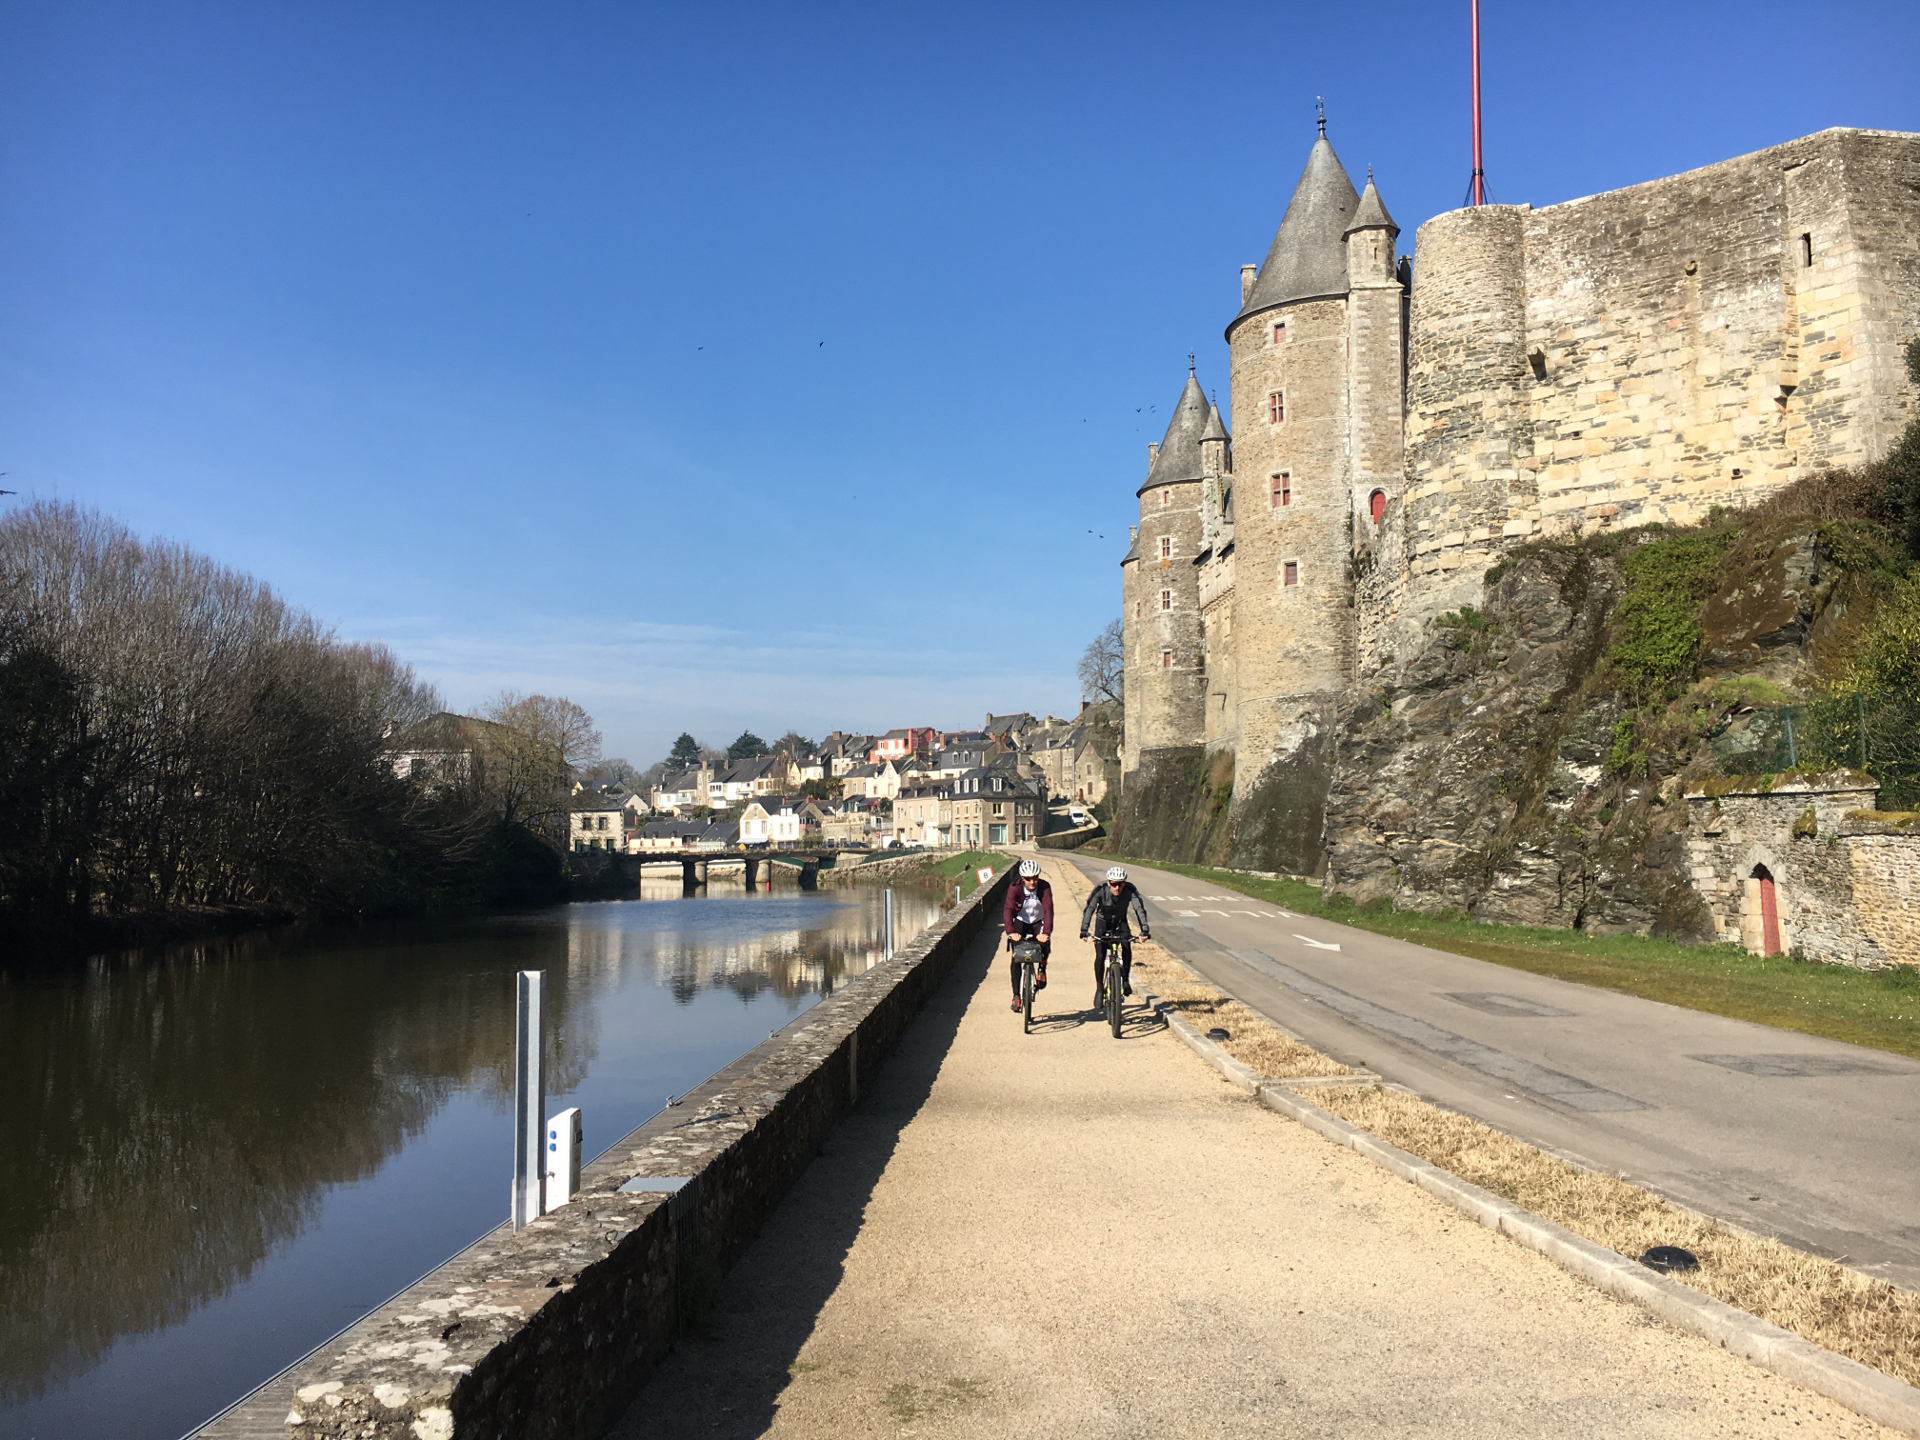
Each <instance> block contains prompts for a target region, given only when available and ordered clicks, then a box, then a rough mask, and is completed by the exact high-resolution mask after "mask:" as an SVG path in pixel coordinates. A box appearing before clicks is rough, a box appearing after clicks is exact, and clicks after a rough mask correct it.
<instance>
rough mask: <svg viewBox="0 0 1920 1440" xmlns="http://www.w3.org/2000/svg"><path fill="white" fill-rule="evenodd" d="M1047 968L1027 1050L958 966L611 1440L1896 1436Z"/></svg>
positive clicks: (1003, 1006)
mask: <svg viewBox="0 0 1920 1440" xmlns="http://www.w3.org/2000/svg"><path fill="white" fill-rule="evenodd" d="M1045 864H1046V865H1047V868H1048V870H1049V871H1050V873H1051V874H1052V876H1053V878H1054V882H1055V884H1056V886H1057V887H1058V888H1059V889H1060V890H1062V891H1063V892H1068V893H1062V894H1061V895H1060V896H1059V906H1060V912H1061V915H1062V918H1066V917H1067V916H1068V914H1070V913H1071V914H1077V903H1078V902H1077V900H1075V899H1074V895H1073V893H1072V892H1073V891H1077V893H1079V894H1084V893H1085V892H1084V882H1082V881H1081V880H1080V879H1079V878H1078V876H1077V874H1074V873H1072V872H1070V871H1068V870H1067V868H1066V867H1065V866H1063V865H1061V864H1060V863H1059V862H1058V861H1055V860H1051V859H1049V860H1047V861H1046V862H1045ZM1069 903H1072V904H1074V905H1075V907H1076V908H1075V910H1074V911H1073V912H1068V911H1067V910H1066V906H1067V905H1068V904H1069ZM1071 933H1072V932H1071V927H1070V926H1069V928H1068V934H1069V936H1071ZM1148 958H1149V962H1150V956H1149V957H1148ZM1051 968H1052V984H1051V985H1050V986H1049V988H1048V989H1047V990H1046V991H1044V992H1043V993H1042V995H1041V997H1040V1004H1039V1006H1038V1010H1039V1013H1040V1025H1039V1028H1038V1029H1037V1030H1036V1032H1035V1033H1034V1034H1032V1035H1023V1034H1022V1033H1021V1028H1020V1023H1019V1020H1018V1017H1016V1016H1015V1015H1014V1014H1013V1013H1012V1012H1011V1011H1010V1010H1009V1008H1008V995H1009V986H1008V981H1007V962H1006V956H1005V952H1004V951H1003V950H999V951H997V950H996V941H995V938H994V937H992V936H991V935H990V936H988V937H986V938H984V939H983V940H982V941H981V942H980V943H978V944H977V945H976V946H975V948H974V950H973V951H972V952H971V953H970V954H969V956H968V957H967V958H966V959H965V960H964V961H963V962H962V963H961V964H960V966H959V967H958V968H957V969H956V971H955V973H954V975H953V976H952V977H950V979H949V980H948V982H947V983H946V985H945V986H944V987H943V988H942V989H941V990H940V991H939V992H938V993H937V994H936V995H935V996H934V997H933V999H932V1000H931V1001H930V1003H929V1005H928V1007H927V1009H926V1010H925V1011H924V1012H923V1013H922V1014H921V1015H920V1016H919V1017H918V1019H917V1020H916V1022H915V1024H914V1026H913V1027H912V1029H911V1030H910V1031H909V1033H908V1035H907V1036H906V1038H905V1040H904V1042H903V1044H902V1046H901V1048H900V1050H899V1051H898V1052H897V1053H896V1054H895V1055H894V1056H893V1057H892V1058H891V1059H890V1060H889V1061H888V1062H887V1064H886V1066H885V1067H884V1069H882V1070H881V1071H880V1073H879V1075H878V1077H877V1078H876V1079H875V1080H874V1082H873V1083H872V1085H871V1088H870V1089H868V1090H867V1092H866V1094H865V1095H864V1097H863V1099H862V1101H861V1104H860V1105H859V1106H858V1107H857V1108H856V1110H855V1111H854V1113H853V1114H852V1116H851V1117H850V1118H849V1119H848V1120H847V1121H845V1122H844V1123H843V1124H842V1125H841V1126H840V1127H839V1128H838V1129H837V1130H836V1131H835V1132H834V1134H833V1136H832V1137H831V1139H830V1140H829V1142H828V1144H827V1145H826V1147H825V1148H824V1150H823V1152H822V1153H821V1155H820V1156H819V1157H818V1158H817V1159H816V1160H815V1161H814V1163H813V1165H812V1166H811V1167H810V1168H809V1170H808V1172H807V1173H806V1175H805V1176H804V1177H803V1178H802V1179H801V1181H800V1183H799V1184H798V1185H797V1186H796V1187H795V1188H794V1190H793V1191H792V1192H791V1193H790V1194H789V1196H788V1198H787V1199H786V1200H785V1202H784V1203H783V1204H782V1205H781V1207H780V1208H779V1209H778V1211H776V1213H775V1214H774V1216H773V1217H772V1219H771V1220H770V1221H769V1222H768V1224H767V1226H766V1228H765V1230H764V1231H763V1232H762V1233H761V1235H760V1237H759V1238H758V1239H757V1240H756V1242H755V1243H754V1245H753V1246H752V1247H751V1248H750V1249H749V1250H748V1252H747V1253H746V1255H745V1256H744V1257H743V1258H742V1260H741V1261H740V1263H739V1264H738V1265H737V1266H736V1267H735V1269H734V1271H733V1273H732V1274H731V1275H730V1276H729V1277H728V1279H727V1280H726V1281H725V1282H724V1283H723V1284H722V1286H721V1287H720V1290H719V1292H718V1295H717V1299H716V1301H715V1303H714V1305H713V1307H712V1308H711V1309H710V1310H709V1311H708V1313H707V1315H706V1317H705V1319H704V1321H703V1322H702V1325H701V1327H700V1330H699V1332H698V1333H697V1334H696V1335H694V1336H692V1337H690V1338H687V1339H684V1340H683V1341H682V1342H681V1343H680V1344H679V1345H678V1347H677V1348H676V1350H675V1351H674V1353H673V1354H671V1355H670V1356H669V1357H668V1358H667V1359H666V1360H665V1362H663V1364H662V1366H661V1367H660V1369H659V1370H658V1371H657V1372H656V1374H655V1376H654V1378H653V1380H652V1381H651V1383H650V1384H649V1385H648V1386H647V1388H646V1389H645V1390H644V1391H643V1392H642V1393H641V1395H640V1396H639V1397H638V1399H637V1400H636V1402H635V1403H634V1405H633V1406H632V1408H631V1409H630V1411H629V1412H628V1414H627V1415H626V1416H625V1418H624V1419H623V1421H622V1422H621V1424H620V1425H619V1426H618V1427H616V1429H615V1431H614V1434H615V1435H617V1436H619V1437H623V1440H641V1437H649V1440H652V1437H692V1436H701V1437H722V1440H726V1437H747V1436H760V1435H772V1436H781V1437H820V1440H855V1437H897V1436H910V1435H911V1436H930V1437H945V1436H986V1435H991V1436H1035V1437H1040V1436H1045V1437H1080V1436H1100V1437H1113V1436H1128V1437H1131V1436H1140V1437H1149V1436H1151V1437H1155V1440H1163V1437H1184V1436H1200V1435H1205V1436H1209V1437H1241V1436H1245V1437H1253V1436H1260V1437H1272V1436H1301V1437H1307V1436H1312V1437H1316V1440H1317V1437H1324V1436H1329V1435H1339V1436H1342V1437H1373V1436H1423V1437H1424V1436H1432V1435H1474V1436H1476V1437H1482V1436H1484V1437H1506V1436H1538V1435H1543V1434H1579V1435H1592V1436H1622V1437H1625V1436H1633V1437H1640V1436H1649V1437H1651V1436H1661V1437H1666V1436H1673V1437H1680V1436H1686V1437H1700V1436H1733V1435H1742V1436H1784V1435H1789V1434H1791V1435H1807V1434H1820V1435H1828V1436H1848V1437H1853V1436H1889V1435H1891V1434H1892V1432H1890V1431H1884V1430H1882V1429H1880V1428H1879V1427H1878V1426H1875V1425H1873V1424H1872V1423H1871V1422H1868V1421H1865V1420H1863V1419H1861V1418H1860V1417H1858V1416H1856V1415H1853V1414H1852V1413H1851V1412H1849V1411H1846V1410H1844V1409H1842V1408H1841V1407H1839V1406H1837V1405H1834V1404H1833V1403H1831V1402H1829V1401H1826V1400H1824V1399H1822V1398H1820V1397H1818V1396H1815V1395H1812V1394H1810V1393H1808V1392H1806V1391H1802V1390H1799V1389H1797V1388H1796V1387H1794V1386H1792V1385H1790V1384H1789V1383H1788V1382H1786V1381H1784V1380H1782V1379H1780V1378H1779V1377H1778V1376H1776V1375H1773V1374H1771V1373H1770V1372H1767V1371H1764V1370H1760V1369H1758V1368H1756V1367H1754V1366H1751V1365H1748V1364H1746V1363H1744V1362H1742V1361H1739V1360H1737V1359H1734V1358H1733V1357H1731V1356H1729V1355H1727V1354H1726V1353H1725V1352H1724V1351H1722V1350H1720V1349H1718V1348H1717V1347H1715V1346H1713V1345H1711V1344H1709V1343H1707V1342H1706V1341H1703V1340H1700V1339H1697V1338H1695V1337H1693V1336H1689V1335H1683V1334H1681V1333H1679V1332H1676V1331H1673V1330H1671V1329H1669V1328H1668V1327H1666V1326H1665V1325H1663V1324H1660V1323H1659V1322H1657V1321H1654V1320H1652V1319H1651V1318H1650V1317H1648V1316H1647V1315H1646V1314H1645V1313H1644V1312H1642V1311H1640V1310H1638V1309H1636V1308H1635V1307H1632V1306H1629V1305H1626V1304H1623V1303H1621V1302H1619V1301H1616V1300H1612V1299H1610V1298H1608V1297H1607V1296H1604V1295H1602V1294H1600V1293H1599V1292H1598V1291H1595V1290H1593V1289H1591V1288H1590V1287H1588V1286H1586V1285H1584V1284H1582V1283H1580V1282H1578V1281H1576V1280H1574V1279H1573V1278H1572V1277H1570V1276H1568V1275H1566V1274H1565V1273H1564V1272H1562V1271H1560V1270H1558V1269H1557V1268H1555V1267H1554V1266H1553V1265H1551V1264H1550V1263H1548V1262H1547V1261H1545V1260H1544V1259H1542V1258H1540V1257H1539V1256H1536V1255H1534V1254H1532V1253H1531V1252H1529V1251H1525V1250H1522V1249H1520V1248H1519V1247H1518V1246H1516V1245H1514V1244H1512V1243H1511V1242H1509V1241H1507V1240H1504V1239H1502V1238H1501V1237H1499V1236H1498V1235H1496V1234H1494V1233H1492V1232H1489V1231H1487V1230H1485V1229H1483V1228H1481V1227H1480V1226H1478V1225H1475V1224H1473V1223H1472V1222H1471V1221H1468V1220H1467V1219H1465V1218H1464V1217H1463V1216H1461V1215H1459V1214H1458V1213H1457V1212H1456V1211H1454V1210H1452V1209H1451V1208H1449V1207H1446V1206H1444V1205H1442V1204H1440V1202H1438V1201H1436V1200H1434V1199H1432V1198H1431V1197H1429V1196H1427V1195H1425V1194H1424V1193H1422V1192H1421V1191H1419V1190H1417V1189H1415V1188H1414V1187H1413V1186H1410V1185H1407V1184H1406V1183H1404V1182H1403V1181H1400V1180H1398V1179H1396V1178H1394V1177H1393V1176H1392V1175H1390V1174H1388V1173H1387V1172H1386V1171H1383V1170H1381V1169H1379V1168H1378V1167H1376V1166H1374V1165H1372V1164H1370V1163H1368V1162H1367V1161H1365V1160H1362V1159H1361V1158H1360V1157H1359V1156H1357V1155H1355V1154H1353V1153H1352V1152H1351V1151H1349V1150H1346V1149H1344V1148H1341V1147H1338V1146H1335V1145H1332V1144H1329V1143H1328V1142H1326V1141H1323V1140H1321V1139H1320V1138H1319V1137H1318V1136H1316V1135H1314V1134H1312V1133H1311V1132H1309V1131H1307V1130H1305V1129H1303V1128H1302V1127H1300V1126H1298V1125H1295V1124H1293V1123H1292V1122H1291V1121H1288V1120H1286V1119H1285V1118H1283V1117H1281V1116H1280V1115H1278V1114H1276V1113H1274V1112H1273V1111H1271V1110H1268V1109H1266V1108H1265V1107H1263V1106H1261V1105H1259V1104H1257V1103H1256V1102H1254V1101H1252V1100H1251V1099H1249V1098H1248V1097H1247V1096H1246V1095H1244V1094H1243V1093H1242V1092H1240V1091H1238V1090H1236V1089H1234V1088H1233V1087H1232V1086H1230V1085H1228V1084H1226V1083H1225V1082H1224V1081H1223V1080H1221V1079H1220V1077H1219V1076H1218V1075H1217V1074H1216V1073H1215V1072H1213V1071H1212V1070H1211V1069H1210V1068H1208V1067H1207V1066H1206V1065H1204V1064H1203V1063H1202V1062H1201V1061H1200V1060H1199V1059H1198V1058H1197V1057H1195V1056H1194V1055H1193V1054H1192V1053H1191V1052H1190V1051H1188V1050H1187V1049H1186V1048H1185V1047H1184V1046H1182V1045H1181V1044H1180V1043H1179V1041H1178V1040H1177V1038H1175V1037H1173V1036H1172V1035H1170V1034H1169V1033H1168V1032H1167V1031H1166V1030H1165V1029H1164V1028H1163V1027H1162V1025H1161V1024H1160V1022H1159V1021H1158V1020H1157V1019H1156V1018H1155V1017H1153V1016H1152V1015H1150V1014H1148V1013H1146V1012H1144V1011H1142V1010H1139V1009H1136V1010H1134V1011H1131V1012H1129V1017H1128V1025H1127V1031H1126V1035H1125V1037H1124V1038H1123V1039H1121V1040H1118V1041H1116V1040H1115V1039H1113V1038H1112V1037H1111V1036H1110V1035H1109V1034H1108V1033H1107V1029H1106V1027H1105V1025H1104V1023H1103V1022H1102V1021H1101V1019H1100V1017H1098V1016H1097V1015H1095V1014H1094V1013H1093V1012H1092V1011H1091V1009H1090V1008H1087V1007H1089V1002H1090V1001H1091V999H1092V992H1093V979H1092V965H1091V951H1090V947H1083V946H1080V945H1079V944H1078V943H1077V942H1075V941H1074V940H1072V939H1071V938H1069V939H1068V940H1066V941H1065V942H1063V943H1061V944H1059V945H1057V946H1056V949H1055V954H1054V961H1053V964H1052V967H1051Z"/></svg>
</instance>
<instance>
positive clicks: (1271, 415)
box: [1267, 390, 1287, 425]
mask: <svg viewBox="0 0 1920 1440" xmlns="http://www.w3.org/2000/svg"><path fill="white" fill-rule="evenodd" d="M1286 418H1287V397H1286V393H1285V392H1284V391H1280V390H1276V391H1274V392H1273V394H1271V395H1269V396H1268V397H1267V420H1268V422H1269V423H1270V424H1274V425H1278V424H1279V423H1280V422H1281V421H1283V420H1285V419H1286Z"/></svg>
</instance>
